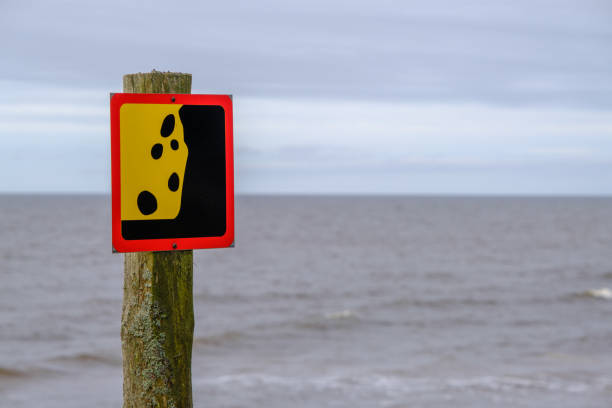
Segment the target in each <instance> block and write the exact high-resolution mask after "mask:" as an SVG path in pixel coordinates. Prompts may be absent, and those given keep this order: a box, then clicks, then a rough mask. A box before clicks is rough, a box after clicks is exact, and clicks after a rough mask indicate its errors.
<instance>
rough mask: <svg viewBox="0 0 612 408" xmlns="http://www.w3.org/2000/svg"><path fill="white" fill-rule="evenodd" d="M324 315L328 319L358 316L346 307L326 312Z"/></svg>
mask: <svg viewBox="0 0 612 408" xmlns="http://www.w3.org/2000/svg"><path fill="white" fill-rule="evenodd" d="M324 317H325V318H326V319H330V320H334V319H350V318H354V317H357V316H356V315H355V313H354V312H352V311H351V310H348V309H345V310H341V311H339V312H332V313H326V314H325V315H324Z"/></svg>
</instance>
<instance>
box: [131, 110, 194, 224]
mask: <svg viewBox="0 0 612 408" xmlns="http://www.w3.org/2000/svg"><path fill="white" fill-rule="evenodd" d="M181 106H182V105H176V104H136V103H126V104H124V105H123V106H121V110H120V120H119V123H120V132H121V133H120V135H121V136H120V152H121V219H122V220H124V221H127V220H160V219H173V218H176V216H177V215H178V213H179V210H180V209H181V196H182V191H183V179H184V176H185V165H186V164H187V155H188V149H187V146H186V145H185V140H184V133H183V125H182V123H181V119H180V118H179V115H178V111H179V109H180V107H181ZM169 115H174V129H173V130H172V133H171V134H170V135H169V136H167V137H163V136H162V134H161V130H162V125H163V124H164V120H166V121H167V122H170V121H171V118H169ZM166 118H168V119H166ZM168 128H169V127H168V126H166V129H165V130H168ZM177 144H178V147H177ZM156 145H157V146H156ZM154 146H155V147H154ZM160 146H161V147H160ZM173 147H174V148H176V150H175V149H173ZM160 153H161V154H160ZM155 157H158V158H155ZM174 173H176V175H177V176H178V184H177V183H170V184H171V186H172V188H173V189H176V191H172V189H171V188H170V187H169V180H170V178H171V177H172V179H173V180H172V181H173V182H176V181H177V180H176V179H177V177H176V176H172V175H173V174H174ZM139 197H140V198H139ZM151 197H154V198H153V199H152V198H151ZM139 201H140V204H139Z"/></svg>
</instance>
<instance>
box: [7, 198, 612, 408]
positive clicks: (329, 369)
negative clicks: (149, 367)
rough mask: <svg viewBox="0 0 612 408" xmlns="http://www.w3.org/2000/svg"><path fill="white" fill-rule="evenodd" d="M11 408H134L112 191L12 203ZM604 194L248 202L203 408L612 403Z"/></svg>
mask: <svg viewBox="0 0 612 408" xmlns="http://www.w3.org/2000/svg"><path fill="white" fill-rule="evenodd" d="M0 214H1V217H0V241H1V245H0V406H1V407H7V408H9V407H10V408H20V407H50V408H60V407H61V408H77V407H78V408H82V407H88V408H103V407H109V408H110V407H120V406H121V404H122V360H121V341H120V319H121V303H122V294H123V292H122V286H123V255H122V254H113V253H112V251H111V238H110V237H111V231H110V197H108V196H106V195H2V196H0ZM611 288H612V198H589V197H582V198H580V197H573V198H568V197H565V198H563V197H546V198H544V197H542V198H537V197H413V196H272V195H267V196H238V197H237V200H236V246H235V248H228V249H211V250H198V251H195V256H194V293H193V295H194V309H195V335H194V347H193V360H192V364H193V365H192V371H193V400H194V406H195V407H219V408H221V407H227V408H230V407H266V408H288V407H291V408H302V407H304V408H305V407H313V408H314V407H316V408H319V407H352V408H354V407H363V408H369V407H388V408H400V407H513V408H514V407H555V408H556V407H578V408H588V407H606V408H609V407H611V406H612V289H611Z"/></svg>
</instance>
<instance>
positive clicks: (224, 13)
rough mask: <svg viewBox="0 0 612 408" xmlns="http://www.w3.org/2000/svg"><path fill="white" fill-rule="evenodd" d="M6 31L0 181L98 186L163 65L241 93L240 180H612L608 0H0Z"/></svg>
mask: <svg viewBox="0 0 612 408" xmlns="http://www.w3.org/2000/svg"><path fill="white" fill-rule="evenodd" d="M0 39H1V40H0V43H1V44H2V46H1V50H2V57H1V59H0V61H1V62H0V89H2V95H3V96H4V98H3V99H2V100H0V140H1V141H2V150H1V152H2V153H3V159H2V160H0V192H95V193H105V192H109V190H110V130H109V93H110V92H121V90H122V76H123V75H124V74H129V73H135V72H149V71H151V70H152V69H157V70H160V71H176V72H188V73H191V74H192V75H193V86H192V93H227V94H232V95H233V96H234V98H233V101H234V126H235V128H234V142H235V179H236V191H237V192H238V193H299V194H310V193H316V194H328V193H331V194H459V195H461V194H479V195H480V194H482V195H489V194H493V195H497V194H511V195H512V194H520V195H523V194H529V195H531V194H536V195H610V194H612V2H610V1H588V0H577V1H566V0H555V1H537V0H530V1H523V0H513V1H491V0H483V1H456V0H433V1H432V0H429V1H421V2H417V1H383V0H378V1H361V0H353V1H329V0H328V1H318V0H309V1H307V2H306V1H304V2H297V1H286V0H285V1H276V0H274V1H267V0H264V1H223V2H219V1H215V2H210V1H184V2H169V1H164V2H161V1H140V0H132V1H125V0H120V1H115V0H105V1H90V2H85V1H53V2H49V1H27V0H18V1H13V0H0Z"/></svg>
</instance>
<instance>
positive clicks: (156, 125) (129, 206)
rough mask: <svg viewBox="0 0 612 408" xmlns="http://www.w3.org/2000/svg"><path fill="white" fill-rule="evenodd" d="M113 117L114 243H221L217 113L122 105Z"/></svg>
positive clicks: (222, 169)
mask: <svg viewBox="0 0 612 408" xmlns="http://www.w3.org/2000/svg"><path fill="white" fill-rule="evenodd" d="M119 116H120V118H119V132H120V135H121V136H120V142H119V145H120V147H119V152H120V154H119V159H120V166H119V168H120V172H119V173H120V186H121V187H120V197H121V199H120V207H121V211H120V213H121V237H122V238H123V239H124V240H145V239H147V240H148V239H162V238H173V239H174V238H194V237H219V236H222V235H224V234H225V233H226V230H227V213H226V211H227V202H226V198H227V183H226V172H227V165H226V164H227V163H226V146H225V144H226V134H225V131H226V130H225V124H226V121H225V110H224V108H223V107H222V106H218V105H187V104H185V105H180V104H153V103H123V104H122V105H121V107H120V109H119ZM232 188H233V185H232Z"/></svg>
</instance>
